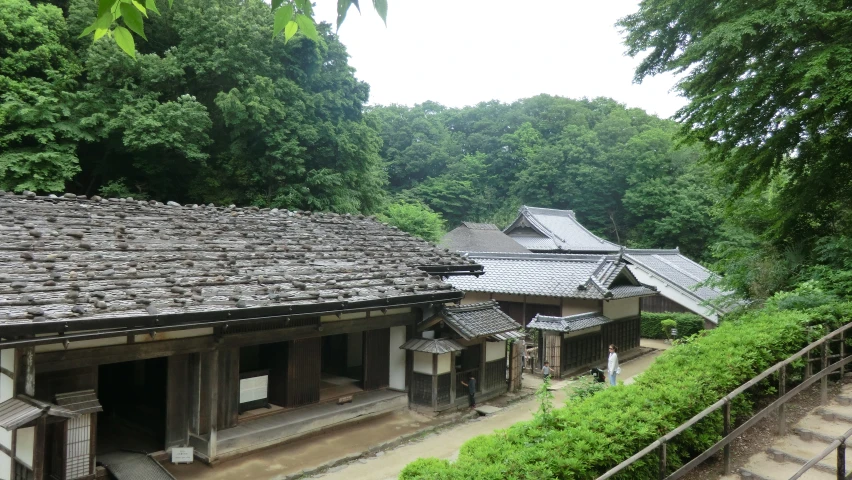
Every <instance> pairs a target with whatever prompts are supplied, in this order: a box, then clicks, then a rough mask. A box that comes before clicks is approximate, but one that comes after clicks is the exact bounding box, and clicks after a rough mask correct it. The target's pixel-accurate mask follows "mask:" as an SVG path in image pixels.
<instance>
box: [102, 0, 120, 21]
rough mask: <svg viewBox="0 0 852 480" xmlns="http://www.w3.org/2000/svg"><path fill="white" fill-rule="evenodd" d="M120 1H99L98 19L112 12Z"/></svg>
mask: <svg viewBox="0 0 852 480" xmlns="http://www.w3.org/2000/svg"><path fill="white" fill-rule="evenodd" d="M118 1H119V0H99V1H98V18H101V16H102V15H103V14H105V13H107V12H109V11H110V10H112V7H113V6H114V5H115V4H116V3H117V2H118Z"/></svg>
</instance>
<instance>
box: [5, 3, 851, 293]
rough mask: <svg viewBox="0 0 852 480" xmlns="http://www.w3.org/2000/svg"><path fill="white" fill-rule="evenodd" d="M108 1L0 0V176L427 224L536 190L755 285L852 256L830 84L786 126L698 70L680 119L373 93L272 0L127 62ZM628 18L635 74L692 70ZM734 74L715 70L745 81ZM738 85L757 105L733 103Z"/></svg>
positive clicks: (541, 199)
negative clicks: (392, 98) (281, 29)
mask: <svg viewBox="0 0 852 480" xmlns="http://www.w3.org/2000/svg"><path fill="white" fill-rule="evenodd" d="M96 8H97V5H96V4H95V2H92V1H91V0H51V1H46V2H38V1H35V2H30V1H27V0H0V39H2V40H0V92H2V93H0V94H1V95H2V97H0V188H2V189H5V190H13V191H19V192H20V191H23V190H33V191H38V192H42V193H59V192H64V191H69V192H73V193H77V194H84V195H90V196H91V195H95V194H100V195H106V196H122V197H134V198H141V199H146V198H150V199H157V200H160V201H168V200H173V201H178V202H181V203H211V202H212V203H216V204H231V203H234V204H238V205H256V206H260V207H279V208H291V209H310V210H330V211H336V212H363V213H369V214H378V215H379V216H380V217H381V218H383V219H385V220H387V221H389V222H391V223H394V224H396V225H398V226H400V228H403V229H405V230H407V231H410V232H412V233H415V234H417V235H420V236H423V237H424V238H428V239H431V240H435V239H437V238H439V237H440V235H441V234H442V232H444V231H446V230H448V229H451V228H453V227H455V226H456V225H457V224H458V223H459V222H460V221H462V220H475V221H487V222H494V223H497V224H498V225H501V226H503V225H505V224H506V223H507V222H508V221H509V220H511V219H512V218H513V217H514V215H515V213H516V211H517V209H518V207H519V206H520V205H523V204H527V205H534V206H539V207H551V208H563V209H572V210H574V211H575V212H576V213H577V216H578V217H579V219H580V220H581V221H582V222H583V223H584V225H586V226H587V227H589V228H590V229H591V230H593V231H594V232H596V233H598V234H599V235H602V236H604V237H606V238H608V239H610V240H613V241H616V242H619V243H621V244H625V245H628V246H632V247H654V248H673V247H675V246H678V247H680V248H681V251H683V252H684V253H686V254H687V255H689V256H691V257H692V258H695V259H697V260H700V261H703V262H705V263H707V264H711V265H713V266H715V268H716V269H717V270H718V271H720V272H721V273H724V274H725V276H726V281H727V282H728V283H729V286H730V287H731V288H733V289H735V290H737V291H738V292H740V293H742V294H744V295H746V296H750V297H752V298H758V299H760V298H766V297H767V296H769V295H771V294H772V293H773V292H776V291H778V290H781V289H784V288H787V287H789V286H791V285H795V284H796V283H797V282H800V281H802V280H803V279H813V278H821V279H826V278H829V279H830V278H834V277H836V276H837V275H841V273H842V271H845V270H844V269H845V268H846V265H845V263H844V262H847V260H846V259H847V258H852V256H850V255H847V253H849V252H852V241H850V240H849V239H848V237H847V236H846V233H847V231H848V229H849V214H848V212H849V209H848V206H849V199H850V194H849V192H850V183H849V175H848V167H849V165H848V158H849V157H848V155H846V154H845V152H846V151H847V150H848V148H849V147H848V145H849V143H850V142H849V138H848V129H846V130H844V128H846V127H845V125H846V123H844V122H847V121H848V116H847V115H845V114H844V113H843V112H845V110H843V108H842V105H845V104H843V103H842V102H841V103H839V104H838V103H836V102H835V103H831V102H828V101H827V100H825V99H826V98H828V97H830V96H831V95H832V91H829V92H827V93H826V94H820V93H819V92H818V91H817V89H816V87H814V86H812V85H811V86H809V85H807V84H804V85H798V84H796V85H793V87H796V88H799V89H800V90H807V91H808V92H814V93H813V95H812V98H813V100H812V101H811V102H810V104H809V105H808V106H807V107H806V108H800V110H799V113H801V115H800V117H801V118H799V117H796V118H797V121H798V123H793V122H788V123H783V124H781V123H777V118H776V117H777V115H776V117H773V116H772V115H771V113H772V112H771V111H770V110H766V111H764V110H761V108H763V106H766V102H767V101H768V100H767V99H768V98H771V99H773V100H778V99H779V96H778V94H774V95H773V93H772V90H771V89H770V90H767V91H766V92H764V91H759V89H757V87H754V88H752V90H742V89H740V90H737V85H735V84H731V85H727V84H726V85H724V86H722V87H719V85H721V84H719V85H717V84H715V83H713V82H708V81H706V79H705V77H700V75H703V74H705V72H704V71H703V70H701V69H698V70H696V71H695V72H694V73H693V77H688V79H687V81H686V82H685V83H683V84H682V85H681V88H683V89H684V92H685V95H686V96H687V98H689V99H697V100H693V101H692V102H691V103H690V105H689V106H688V107H686V108H685V109H684V110H683V111H681V112H680V114H679V115H678V117H677V119H676V120H677V121H675V120H665V119H660V118H657V117H655V116H652V115H648V114H647V113H646V112H644V111H642V110H639V109H631V108H627V107H625V106H624V105H622V104H619V103H617V102H615V101H613V100H611V99H606V98H596V99H567V98H561V97H553V96H548V95H539V96H536V97H533V98H528V99H523V100H520V101H517V102H514V103H512V104H505V103H500V102H496V101H492V102H482V103H478V104H476V105H474V106H470V107H465V108H447V107H444V106H442V105H439V104H437V103H433V102H424V103H422V104H420V105H416V106H414V107H407V106H398V105H390V106H372V107H368V106H367V104H368V100H369V86H368V85H367V84H365V83H364V82H362V81H359V80H358V79H357V77H356V75H355V71H354V69H353V68H352V67H351V66H350V65H349V64H348V63H347V60H348V55H347V53H346V48H345V46H344V45H342V44H341V43H340V41H339V39H338V38H337V36H336V35H335V34H334V33H333V28H332V27H331V26H329V25H326V24H323V25H320V26H319V29H318V30H319V34H318V37H317V38H316V40H312V39H309V38H307V37H305V36H303V35H301V34H296V35H295V36H293V37H292V38H290V39H289V41H288V42H285V41H284V39H283V38H281V37H277V38H273V35H272V32H273V29H274V26H273V24H274V18H273V16H272V15H271V13H270V8H269V6H268V5H267V4H265V3H264V2H263V1H261V0H247V1H237V0H181V1H180V2H179V3H177V4H175V6H174V7H173V8H166V7H165V2H164V3H163V8H160V12H162V14H161V15H153V14H152V15H150V17H149V18H148V19H147V20H146V22H145V25H144V29H145V30H144V31H145V33H147V35H146V36H147V38H148V41H137V44H136V58H135V59H134V58H132V57H130V56H128V55H125V54H123V53H121V50H120V49H119V47H118V46H117V44H116V43H115V42H112V41H95V42H92V40H91V39H90V38H78V35H79V32H82V31H83V30H84V29H85V28H86V27H87V26H88V25H89V23H90V22H91V20H92V18H94V17H95V16H96ZM623 26H625V28H626V29H627V30H628V31H629V32H631V33H630V35H629V36H628V38H627V43H628V48H629V49H630V50H631V51H632V52H634V53H635V52H645V51H648V49H649V48H652V49H653V50H650V51H652V52H654V53H653V55H651V56H650V57H649V59H650V60H646V62H645V63H643V64H642V66H641V67H640V70H639V71H638V72H637V78H641V77H642V76H646V75H651V74H653V73H655V72H657V71H662V70H665V69H677V68H680V67H679V65H680V64H679V63H678V62H679V61H680V59H679V58H670V57H671V55H673V54H672V53H671V52H678V51H680V49H679V47H678V46H677V44H676V42H677V39H678V38H683V37H682V36H681V37H678V36H674V37H663V36H659V35H656V34H654V32H655V28H658V27H657V25H656V24H654V23H653V22H651V21H650V20H648V19H647V18H645V17H643V16H642V15H640V14H637V16H634V17H628V18H626V19H625V20H623ZM826 28H828V27H826ZM654 42H657V43H659V45H656V44H654ZM665 42H669V43H668V44H667V43H665ZM700 47H701V48H709V47H707V46H706V45H703V44H701V45H700ZM794 47H795V46H792V47H790V48H794ZM753 48H758V50H759V47H753ZM783 53H784V52H783V51H781V52H780V53H779V55H780V54H783ZM713 54H714V52H712V51H711V52H705V53H704V54H696V55H707V56H708V57H707V58H710V57H712V55H713ZM655 55H656V56H655ZM688 58H697V57H688ZM819 58H822V59H824V58H823V57H819ZM819 58H818V59H817V60H819ZM827 58H828V60H825V61H826V62H828V63H826V65H828V64H832V63H831V62H834V61H836V60H835V59H832V58H831V57H827ZM803 61H804V60H803ZM719 65H721V66H720V67H719V68H734V67H742V65H740V64H736V63H735V64H730V65H728V64H724V62H723V63H721V64H719ZM746 67H747V66H746ZM744 68H745V67H744ZM802 68H804V67H802ZM802 68H800V69H799V70H797V72H800V71H803V70H802ZM767 70H771V68H768V67H767ZM755 72H756V73H755V75H759V74H762V73H761V72H760V71H757V70H756V69H755ZM734 73H735V74H731V73H730V72H726V71H722V72H720V73H719V75H723V76H724V75H728V77H731V78H733V79H734V80H732V81H733V82H734V83H736V82H737V81H740V82H745V83H746V84H748V82H749V81H750V79H751V78H752V77H751V76H749V74H748V72H745V71H742V70H738V71H736V72H734ZM778 73H779V72H774V71H770V72H769V73H766V75H770V74H778ZM781 73H784V72H783V71H781ZM706 74H707V75H710V76H712V75H711V74H710V73H706ZM695 75H698V77H695ZM790 75H791V76H793V77H795V76H796V75H799V76H798V77H796V78H799V79H801V78H805V80H807V79H808V78H811V77H801V75H800V74H798V73H795V72H794V73H790ZM840 77H841V78H842V76H840ZM726 78H727V77H726ZM736 78H739V79H740V80H736ZM805 80H801V81H802V82H805ZM811 81H813V79H811ZM838 81H839V80H838ZM769 83H770V84H771V82H769ZM702 88H703V89H705V90H702ZM713 88H722V90H723V93H719V92H715V93H714V92H713V91H712V89H713ZM838 88H840V87H838ZM708 89H709V90H708ZM725 89H727V90H725ZM794 89H795V88H794ZM808 89H810V90H808ZM746 91H748V92H753V94H754V98H753V99H752V98H750V97H747V96H745V95H744V93H742V92H746ZM725 92H727V93H725ZM730 92H736V93H730ZM735 94H736V95H739V97H738V98H737V101H742V102H746V103H747V102H749V101H751V102H752V103H753V104H754V105H755V107H754V108H752V109H751V110H749V109H736V108H734V107H732V103H731V102H732V101H733V100H731V95H735ZM713 95H716V96H715V97H714V96H713ZM725 95H728V97H726V96H725ZM712 98H718V99H721V100H720V101H715V100H712V101H711V100H706V99H712ZM796 98H799V97H795V98H793V99H792V100H791V99H789V98H788V99H787V100H788V102H793V103H795V101H797V100H796ZM832 98H836V96H835V97H832ZM779 101H780V100H779ZM702 102H703V103H702ZM820 102H822V103H820ZM838 105H840V106H838ZM794 107H795V106H793V107H790V110H789V111H791V112H794V113H795V112H796V110H795V109H794ZM766 108H769V107H766ZM784 108H785V107H784V106H783V105H781V106H777V109H776V111H780V112H783V111H785V110H784ZM725 109H727V110H725ZM819 109H822V110H819ZM730 112H733V113H730ZM749 112H757V113H755V114H754V115H755V116H754V117H753V118H752V117H749V116H748V115H749ZM814 112H822V113H821V115H822V117H820V116H819V115H817V116H816V117H815V116H814ZM817 117H818V118H817ZM773 118H776V119H775V120H773ZM826 118H829V119H830V118H833V119H834V120H829V121H828V123H825V122H826V121H824V119H826ZM725 119H729V120H730V122H728V123H724V122H725ZM821 121H822V122H823V123H822V124H821V123H819V122H821ZM714 122H716V123H714ZM767 122H768V123H767ZM773 122H775V123H773ZM831 122H834V123H833V124H832V123H831ZM797 125H798V126H799V127H800V130H801V131H799V132H798V133H797V132H796V131H791V130H790V129H791V128H794V127H796V126H797ZM699 127H700V128H699ZM761 128H762V129H763V130H761ZM714 129H715V130H714ZM773 129H774V130H773ZM802 129H804V130H802ZM761 131H763V132H777V133H775V134H773V135H769V136H764V137H763V138H761V137H760V135H761V133H760V132H761ZM844 131H845V132H847V134H844V133H843V132H844ZM796 141H798V142H799V144H796V143H795V142H796ZM838 172H839V173H840V174H839V175H838V174H837V173H838ZM838 272H841V273H838ZM829 283H830V284H835V283H836V282H829ZM840 283H841V284H842V283H843V282H840Z"/></svg>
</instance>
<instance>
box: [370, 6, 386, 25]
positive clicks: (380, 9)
mask: <svg viewBox="0 0 852 480" xmlns="http://www.w3.org/2000/svg"><path fill="white" fill-rule="evenodd" d="M373 6H374V7H375V8H376V11H377V12H379V16H380V17H382V21H383V22H385V26H386V27H387V26H388V0H373Z"/></svg>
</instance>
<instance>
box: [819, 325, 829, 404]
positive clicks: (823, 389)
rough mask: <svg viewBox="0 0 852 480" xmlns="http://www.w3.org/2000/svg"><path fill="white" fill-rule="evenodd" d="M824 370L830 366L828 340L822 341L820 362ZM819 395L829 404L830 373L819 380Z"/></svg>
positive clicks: (823, 401)
mask: <svg viewBox="0 0 852 480" xmlns="http://www.w3.org/2000/svg"><path fill="white" fill-rule="evenodd" d="M820 364H821V366H822V368H820V370H822V371H823V373H825V372H824V370H825V369H826V368H828V340H826V341H824V342H822V362H820ZM819 396H820V402H821V404H822V405H828V375H823V376H822V378H821V379H820V381H819Z"/></svg>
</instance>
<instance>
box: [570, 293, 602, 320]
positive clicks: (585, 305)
mask: <svg viewBox="0 0 852 480" xmlns="http://www.w3.org/2000/svg"><path fill="white" fill-rule="evenodd" d="M601 308H602V307H601V301H600V300H584V299H581V298H566V299H564V300H563V303H562V316H563V317H567V316H569V315H577V314H578V313H588V312H600V311H601Z"/></svg>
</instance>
